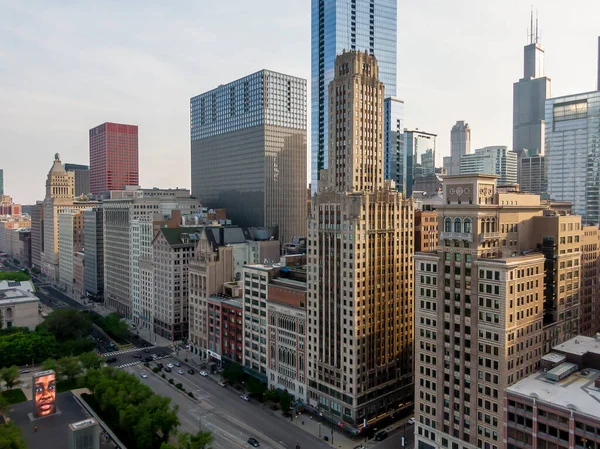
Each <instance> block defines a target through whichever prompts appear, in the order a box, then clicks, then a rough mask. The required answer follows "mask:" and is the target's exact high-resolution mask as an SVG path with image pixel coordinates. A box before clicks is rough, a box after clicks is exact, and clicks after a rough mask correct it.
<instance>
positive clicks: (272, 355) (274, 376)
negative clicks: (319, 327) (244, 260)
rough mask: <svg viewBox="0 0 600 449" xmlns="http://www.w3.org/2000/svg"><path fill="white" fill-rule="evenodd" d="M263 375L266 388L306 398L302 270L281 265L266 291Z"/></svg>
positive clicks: (305, 318) (305, 346)
mask: <svg viewBox="0 0 600 449" xmlns="http://www.w3.org/2000/svg"><path fill="white" fill-rule="evenodd" d="M267 320H268V324H267V342H268V349H267V350H268V357H267V359H268V367H267V377H268V384H269V387H270V388H276V389H280V390H287V392H288V393H289V394H290V395H292V396H293V397H294V399H295V400H296V401H302V402H304V403H306V402H307V401H308V388H307V380H306V371H307V369H308V363H307V362H308V357H307V354H306V350H307V348H308V342H307V340H306V336H307V331H308V322H307V316H306V271H305V268H304V269H303V270H301V271H297V270H294V269H288V268H283V269H282V271H281V272H280V276H279V277H275V278H273V279H272V280H271V282H270V283H269V286H268V292H267Z"/></svg>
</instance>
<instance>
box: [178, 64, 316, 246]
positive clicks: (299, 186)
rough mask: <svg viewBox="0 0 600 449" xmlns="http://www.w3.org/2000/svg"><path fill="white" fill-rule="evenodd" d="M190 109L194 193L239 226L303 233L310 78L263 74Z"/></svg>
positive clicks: (204, 97)
mask: <svg viewBox="0 0 600 449" xmlns="http://www.w3.org/2000/svg"><path fill="white" fill-rule="evenodd" d="M190 103H191V153H192V155H191V159H192V164H191V165H192V193H193V195H194V196H196V197H197V198H199V199H200V200H201V202H202V204H203V205H204V206H207V207H213V208H226V209H227V217H228V218H231V220H232V222H233V223H234V224H236V225H240V226H279V231H280V241H281V242H285V243H287V242H291V240H292V238H293V237H303V236H305V235H306V123H307V122H306V120H307V118H306V80H304V79H302V78H296V77H294V76H290V75H285V74H282V73H277V72H271V71H269V70H261V71H260V72H256V73H253V74H251V75H248V76H246V77H244V78H241V79H239V80H236V81H233V82H231V83H229V84H224V85H221V86H219V87H217V88H216V89H213V90H211V91H209V92H206V93H203V94H201V95H198V96H196V97H193V98H192V99H191V101H190Z"/></svg>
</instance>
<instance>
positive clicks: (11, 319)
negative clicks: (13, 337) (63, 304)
mask: <svg viewBox="0 0 600 449" xmlns="http://www.w3.org/2000/svg"><path fill="white" fill-rule="evenodd" d="M8 284H9V285H11V284H14V285H15V286H14V287H9V288H3V286H2V285H1V284H0V316H1V317H2V319H1V320H0V322H1V324H2V326H1V327H2V329H6V328H9V327H28V328H29V329H31V330H33V329H34V328H35V327H36V326H37V325H38V324H40V323H41V322H42V315H41V313H40V312H41V310H40V300H39V299H38V298H37V297H36V296H35V295H34V294H33V293H31V292H30V291H28V289H27V288H21V287H22V286H21V285H20V284H21V283H20V282H12V281H11V282H8ZM23 284H29V282H27V283H23Z"/></svg>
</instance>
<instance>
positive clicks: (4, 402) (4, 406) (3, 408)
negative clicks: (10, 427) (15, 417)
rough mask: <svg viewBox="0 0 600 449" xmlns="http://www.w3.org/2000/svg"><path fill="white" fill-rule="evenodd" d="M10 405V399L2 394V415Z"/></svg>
mask: <svg viewBox="0 0 600 449" xmlns="http://www.w3.org/2000/svg"><path fill="white" fill-rule="evenodd" d="M9 405H10V404H9V402H8V400H7V399H6V398H5V397H4V396H0V416H1V415H2V414H3V413H4V412H5V411H6V409H7V408H8V406H9Z"/></svg>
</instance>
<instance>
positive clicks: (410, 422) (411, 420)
mask: <svg viewBox="0 0 600 449" xmlns="http://www.w3.org/2000/svg"><path fill="white" fill-rule="evenodd" d="M414 423H415V418H410V419H409V420H408V425H409V426H412V425H414Z"/></svg>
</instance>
